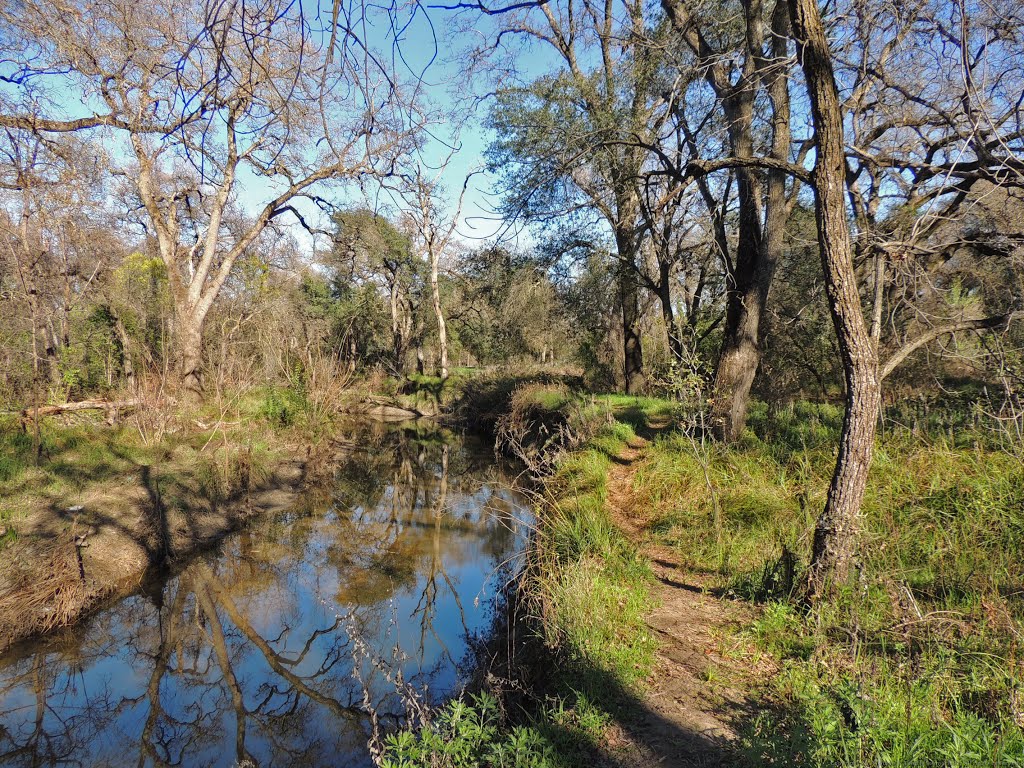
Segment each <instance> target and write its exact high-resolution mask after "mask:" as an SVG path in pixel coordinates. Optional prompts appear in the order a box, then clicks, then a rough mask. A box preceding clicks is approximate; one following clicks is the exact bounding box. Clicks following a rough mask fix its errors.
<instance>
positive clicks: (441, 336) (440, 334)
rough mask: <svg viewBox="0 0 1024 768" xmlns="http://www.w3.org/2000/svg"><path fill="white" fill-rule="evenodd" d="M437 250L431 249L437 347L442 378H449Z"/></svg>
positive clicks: (431, 280) (431, 283)
mask: <svg viewBox="0 0 1024 768" xmlns="http://www.w3.org/2000/svg"><path fill="white" fill-rule="evenodd" d="M438 256H439V254H438V253H437V251H436V250H434V249H433V248H431V249H430V291H431V294H432V295H433V299H434V316H435V317H436V318H437V346H438V351H439V352H440V357H441V378H442V379H447V378H448V326H447V324H446V323H445V321H444V309H443V308H442V307H441V290H440V288H439V287H438V284H437V262H438Z"/></svg>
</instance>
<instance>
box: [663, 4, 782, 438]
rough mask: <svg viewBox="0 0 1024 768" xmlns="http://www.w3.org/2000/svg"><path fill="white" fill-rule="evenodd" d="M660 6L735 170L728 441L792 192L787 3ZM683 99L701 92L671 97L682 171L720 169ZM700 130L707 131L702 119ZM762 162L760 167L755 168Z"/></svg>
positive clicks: (722, 382) (727, 247) (741, 413)
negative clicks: (715, 116)
mask: <svg viewBox="0 0 1024 768" xmlns="http://www.w3.org/2000/svg"><path fill="white" fill-rule="evenodd" d="M662 5H663V7H664V9H665V12H666V14H667V15H668V17H669V19H671V21H672V25H673V27H674V28H675V29H676V31H677V33H678V34H679V36H680V37H681V39H682V40H683V42H684V44H685V46H686V47H687V48H688V50H689V54H690V57H691V58H690V59H687V58H683V59H682V60H681V62H680V66H686V65H687V61H692V66H693V67H694V69H695V70H696V72H698V73H699V74H700V77H701V79H703V80H704V82H705V83H706V85H707V87H709V88H710V89H711V91H712V93H713V96H714V99H715V102H716V104H717V106H718V109H720V111H721V118H722V120H723V121H724V129H725V142H724V143H725V145H726V146H727V147H728V152H729V154H731V156H732V158H731V159H732V161H733V162H732V163H731V164H729V165H728V166H726V167H727V168H728V172H729V174H731V176H732V177H734V178H735V181H736V184H735V188H736V196H737V205H738V215H737V224H736V240H735V246H734V247H733V246H732V245H731V242H730V240H731V238H730V237H728V236H727V235H726V231H725V226H724V222H721V221H720V223H719V224H718V227H717V229H718V238H717V241H718V248H719V251H720V252H721V255H722V259H723V262H724V264H725V267H726V273H727V274H726V281H727V285H726V314H725V323H724V325H723V334H722V346H721V351H720V353H719V357H718V362H717V366H716V370H715V382H714V388H713V409H712V419H713V423H714V427H715V429H716V430H717V431H718V432H719V434H720V436H721V437H722V438H724V439H726V440H735V439H737V438H738V437H739V435H740V434H741V433H742V431H743V427H744V425H745V424H746V416H747V406H748V403H749V400H750V390H751V386H752V385H753V382H754V376H755V375H756V373H757V369H758V366H759V365H760V363H761V354H762V349H761V341H762V340H761V336H762V328H761V326H762V320H763V318H764V314H765V307H766V305H767V302H768V294H769V291H770V288H771V283H772V277H773V275H774V273H775V269H776V266H777V264H778V262H779V258H780V256H781V254H782V250H783V233H784V231H785V227H786V220H787V219H788V217H789V214H790V212H791V211H792V207H793V204H794V203H795V200H796V192H797V189H798V185H797V184H792V185H791V188H790V189H789V190H787V173H786V170H785V167H786V166H787V165H788V163H789V160H790V158H791V155H792V154H793V151H794V150H793V146H792V131H791V127H790V125H791V120H792V117H791V113H790V95H789V75H790V69H791V59H790V56H789V51H788V42H789V11H788V8H787V0H776V2H775V3H774V4H773V5H772V6H771V8H770V9H769V8H767V7H766V6H765V5H764V4H763V3H762V2H761V0H741V2H739V3H738V7H737V8H736V14H735V15H732V14H727V15H725V16H724V17H723V15H722V13H721V7H720V6H718V5H714V6H710V5H707V4H704V3H699V2H696V3H695V2H691V0H664V1H663V3H662ZM730 5H731V4H730ZM737 17H738V18H739V19H740V21H739V23H737V22H736V18H737ZM762 94H763V95H764V96H767V98H766V99H765V98H763V97H762ZM691 100H693V101H696V102H697V103H698V104H699V103H700V97H699V93H694V92H693V89H690V90H689V92H686V93H683V94H680V95H679V96H678V105H677V107H676V117H677V120H679V121H680V122H682V123H683V130H684V131H685V132H686V133H687V135H688V138H689V142H688V146H689V149H690V152H691V157H690V164H689V172H690V173H691V174H693V173H696V174H698V175H703V174H705V173H707V172H708V171H709V170H710V169H711V168H716V167H718V166H715V165H714V164H713V163H714V161H716V160H719V159H721V158H720V156H714V155H712V156H711V157H708V152H709V151H710V152H712V153H714V148H715V147H716V146H718V145H719V144H720V143H719V142H717V141H713V140H711V139H710V137H702V136H701V135H700V132H699V131H697V130H696V129H694V128H693V127H691V126H689V125H687V123H688V122H690V121H691V118H690V114H689V113H690V111H691V107H690V106H689V104H688V102H689V101H691ZM759 113H760V114H759ZM701 122H702V123H703V124H704V125H708V120H707V119H706V118H705V119H704V120H703V121H701ZM759 134H767V135H768V136H769V137H770V138H769V139H768V141H767V143H766V144H763V145H762V144H761V143H759V141H758V137H759ZM762 158H766V159H767V161H768V162H766V163H764V162H760V160H761V159H762ZM702 161H712V165H711V166H705V165H703V164H702ZM759 165H760V166H761V167H760V168H759V167H758V166H759ZM765 169H767V170H766V172H765ZM700 186H701V192H702V194H703V196H704V198H705V200H706V202H707V205H708V209H709V212H710V213H711V215H712V216H713V217H714V216H717V217H719V219H721V216H722V211H723V210H724V209H725V208H726V206H727V205H728V200H727V199H719V200H716V199H715V196H714V194H713V192H712V189H711V187H710V185H708V184H707V182H706V181H705V180H703V179H702V180H701V181H700ZM730 187H731V185H730V184H728V183H727V184H724V185H722V186H721V188H722V189H723V190H724V191H725V194H726V195H727V194H728V191H729V190H730Z"/></svg>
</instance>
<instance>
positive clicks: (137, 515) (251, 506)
mask: <svg viewBox="0 0 1024 768" xmlns="http://www.w3.org/2000/svg"><path fill="white" fill-rule="evenodd" d="M305 474H306V473H305V463H304V462H302V461H297V460H295V461H289V462H285V463H284V464H282V465H281V466H280V467H278V468H277V470H276V471H275V472H274V474H273V476H272V477H271V478H270V479H269V480H268V481H267V482H265V483H262V484H261V485H260V486H259V487H252V488H249V489H247V490H245V491H243V492H240V493H236V494H234V495H233V496H232V497H231V498H230V499H228V500H226V501H224V502H222V503H210V502H209V501H207V500H204V499H202V498H200V497H196V498H188V499H175V503H173V504H169V503H167V502H166V501H165V499H163V498H162V497H161V491H160V486H159V484H158V483H157V482H156V481H154V480H153V478H152V475H151V469H150V467H148V466H141V467H139V470H138V472H137V473H133V474H131V475H127V476H124V477H121V478H119V479H118V480H117V481H115V482H113V483H111V482H109V481H105V482H103V483H97V484H96V485H95V487H92V488H86V490H85V492H84V495H83V496H82V497H81V498H80V503H79V504H76V505H75V506H72V507H65V506H63V505H57V504H51V505H40V506H38V507H37V508H36V509H34V510H33V511H32V512H31V513H30V514H29V515H28V516H27V517H26V518H24V519H22V520H20V521H19V522H18V539H17V541H15V542H14V543H13V544H11V545H9V546H8V547H6V548H5V549H4V550H3V551H2V552H0V559H2V563H3V568H2V569H0V655H2V654H3V653H4V652H5V651H7V650H8V649H9V648H10V647H11V646H12V645H13V644H14V643H16V642H19V641H21V640H25V639H27V638H30V637H33V636H37V635H40V634H44V633H46V632H49V631H51V630H55V629H58V628H60V627H65V626H68V625H69V624H72V623H74V622H75V621H77V620H78V619H80V618H82V617H84V616H85V615H87V614H88V613H90V612H92V611H93V610H95V609H96V608H98V607H99V606H100V605H101V604H102V603H103V602H105V601H106V600H108V599H109V598H112V597H114V596H118V595H124V594H128V593H130V592H132V591H134V590H136V589H137V588H138V586H139V584H140V583H141V582H142V580H143V578H144V577H145V576H146V574H147V573H148V572H149V571H150V570H151V569H153V568H158V567H164V566H167V565H169V564H171V563H173V562H174V561H175V560H178V559H181V558H183V557H185V556H187V555H189V554H190V553H193V552H196V551H198V550H200V549H202V548H205V547H209V546H210V545H212V544H213V543H215V542H216V541H218V540H219V539H221V538H222V537H224V536H225V535H226V534H227V533H229V532H231V531H233V530H236V529H237V528H239V527H240V526H241V525H242V524H243V523H244V522H245V521H246V520H247V519H249V518H251V517H252V516H254V515H257V514H263V513H272V512H276V511H280V510H284V509H286V508H288V507H289V506H291V505H292V504H293V503H294V502H295V501H296V499H297V498H298V495H299V492H300V488H301V486H302V485H303V480H304V477H305ZM182 502H186V503H182Z"/></svg>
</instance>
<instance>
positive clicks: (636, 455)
mask: <svg viewBox="0 0 1024 768" xmlns="http://www.w3.org/2000/svg"><path fill="white" fill-rule="evenodd" d="M667 427H668V422H667V420H660V421H659V420H654V421H652V422H651V423H650V424H649V425H648V426H647V428H646V430H645V432H646V433H647V434H646V436H640V435H637V436H636V437H634V438H633V439H631V440H630V441H629V442H628V443H627V445H626V447H625V449H624V450H622V451H621V452H620V453H619V454H618V455H617V456H615V457H613V459H612V466H611V469H610V470H609V472H608V481H607V507H608V511H609V514H610V516H611V519H612V522H613V523H614V524H615V525H616V526H617V527H618V528H619V529H620V530H621V531H622V532H623V533H624V534H625V535H626V537H627V538H628V539H629V540H630V541H631V542H632V543H633V544H634V545H635V546H636V547H637V548H638V550H639V551H640V553H641V554H642V555H643V556H644V557H645V558H646V559H647V560H649V562H650V565H651V570H652V572H653V574H654V577H655V584H654V586H653V587H652V590H651V596H652V602H653V603H654V606H655V607H654V610H653V611H652V612H651V613H650V614H649V615H648V616H647V619H646V621H647V626H648V627H649V628H650V630H651V631H652V633H653V635H654V637H655V638H656V639H657V651H656V655H655V663H654V668H653V673H652V674H651V675H650V677H649V679H648V680H647V681H646V684H645V685H644V686H643V689H642V692H641V693H640V694H639V698H638V700H637V701H636V702H635V706H634V707H632V709H633V712H632V713H630V714H631V717H629V718H628V719H627V720H626V721H625V724H621V723H620V724H616V725H615V726H613V728H612V729H611V731H610V732H609V733H608V734H607V746H608V749H609V751H610V754H608V756H607V757H608V759H609V762H611V763H612V764H614V765H617V766H622V767H623V768H640V767H641V766H655V765H657V766H665V767H666V768H696V767H697V766H719V765H728V764H731V762H732V757H731V756H733V754H734V753H733V750H732V749H731V748H730V747H731V746H732V745H733V743H734V742H735V741H736V739H737V738H738V736H737V733H736V730H735V728H734V725H733V722H734V720H735V719H736V718H738V717H742V716H743V715H744V714H745V713H746V712H748V711H749V709H750V708H751V706H752V701H751V698H750V693H751V691H752V690H753V689H754V688H755V687H757V686H759V685H761V684H763V683H764V681H765V680H766V679H767V678H768V677H769V675H770V674H771V673H772V672H773V670H774V669H775V665H774V664H773V663H772V661H771V660H770V659H769V658H768V657H766V656H760V657H759V658H758V660H757V662H756V663H753V664H752V663H751V658H756V657H757V655H756V654H754V653H752V652H751V649H749V648H741V647H739V646H742V645H746V644H747V642H746V641H745V640H744V639H742V638H741V637H740V635H739V632H740V630H742V629H743V628H744V627H747V626H749V625H750V624H751V622H752V621H753V620H754V618H755V616H756V610H755V608H754V607H753V606H751V605H750V604H746V603H742V602H739V601H736V600H729V599H726V598H725V597H723V596H721V593H720V590H716V589H715V588H714V587H713V586H711V584H710V583H709V581H710V580H709V576H708V574H702V573H697V572H694V571H692V570H689V569H687V568H686V567H685V565H684V564H683V563H681V562H680V559H679V557H678V556H677V554H676V553H675V552H674V551H673V550H672V549H671V548H669V547H667V546H665V545H664V544H660V543H658V542H657V541H656V540H655V539H656V537H652V536H651V535H650V534H649V532H648V531H649V529H650V527H651V525H652V523H654V522H655V521H654V520H652V519H651V517H650V510H648V509H645V507H644V501H643V498H642V496H641V495H640V494H638V493H637V492H636V483H637V469H638V467H639V466H640V464H641V463H642V462H643V460H644V456H645V451H646V450H647V449H648V448H649V446H650V439H651V438H652V437H653V436H654V435H656V434H658V433H660V432H662V431H664V430H665V429H667Z"/></svg>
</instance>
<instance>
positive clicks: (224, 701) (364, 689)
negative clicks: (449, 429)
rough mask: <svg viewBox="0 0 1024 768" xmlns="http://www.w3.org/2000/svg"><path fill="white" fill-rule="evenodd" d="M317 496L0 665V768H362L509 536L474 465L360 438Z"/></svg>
mask: <svg viewBox="0 0 1024 768" xmlns="http://www.w3.org/2000/svg"><path fill="white" fill-rule="evenodd" d="M342 442H343V444H344V445H345V446H347V448H346V449H345V450H346V451H347V453H348V457H347V459H346V460H345V461H344V462H343V464H342V466H341V468H340V469H339V471H338V472H337V475H336V478H335V480H334V482H333V484H331V487H330V488H329V489H327V492H323V491H321V492H320V493H311V494H310V495H309V497H308V498H305V499H304V500H303V501H302V502H300V503H299V504H297V505H296V507H295V509H294V510H292V511H291V512H289V513H287V514H284V515H277V516H275V517H273V518H266V519H259V520H256V521H254V522H253V523H252V524H251V525H250V526H249V527H248V528H247V529H246V530H244V531H242V532H240V533H237V534H234V535H232V536H231V537H229V538H228V539H226V540H225V541H224V542H223V543H222V545H221V546H220V547H219V548H218V549H217V550H216V551H214V552H210V553H207V554H205V555H202V556H199V557H197V558H195V559H194V560H192V561H190V562H189V563H188V564H187V565H186V566H185V567H184V568H183V569H182V570H180V571H179V572H177V573H175V574H174V575H172V576H170V577H167V578H165V579H163V580H161V581H159V582H158V583H154V584H151V585H149V586H148V587H147V588H146V589H145V590H144V591H143V592H141V593H139V594H136V595H133V596H131V597H128V598H125V599H123V600H120V601H118V602H116V603H115V604H113V605H111V606H109V607H108V608H106V609H105V610H103V611H101V612H100V613H98V614H96V615H95V616H93V617H92V618H91V619H89V620H88V621H86V622H84V623H82V624H81V625H79V626H77V627H75V628H74V629H73V630H72V631H69V632H67V633H65V634H63V635H61V636H58V637H55V638H51V639H47V640H44V641H40V642H36V643H34V644H30V645H29V646H27V647H24V648H22V649H21V650H19V651H16V652H15V653H14V654H12V655H9V656H7V657H6V658H4V659H0V765H3V766H8V765H11V766H36V765H62V766H63V765H72V766H74V765H78V766H126V765H140V766H164V765H175V766H234V765H259V766H347V765H353V766H362V765H369V764H370V758H369V751H368V747H367V743H368V740H369V739H370V738H371V736H372V735H373V733H374V730H375V728H376V729H378V730H379V731H386V730H387V729H388V728H391V727H393V726H394V725H395V724H396V723H398V722H401V721H402V720H403V718H405V717H406V715H407V712H408V711H409V706H410V701H419V702H423V703H437V702H439V701H441V700H443V699H444V698H445V697H447V696H450V695H452V694H453V693H455V692H457V691H458V689H459V687H460V685H461V684H462V683H463V682H464V680H465V677H466V675H467V673H468V671H469V668H470V667H471V664H472V649H473V647H474V643H475V642H477V641H479V639H480V637H481V636H482V635H485V634H486V632H487V631H488V629H489V627H490V625H491V621H492V615H493V607H494V604H495V599H496V593H498V592H500V590H501V587H502V586H503V584H504V582H505V580H506V579H507V578H508V576H509V573H510V569H512V568H514V567H515V562H516V555H517V553H519V552H520V551H521V550H522V547H523V544H524V542H525V539H526V535H527V527H528V524H529V512H528V510H527V508H526V505H525V503H524V500H523V499H522V498H521V497H519V496H518V495H517V494H516V493H514V492H513V491H510V490H509V489H508V488H509V479H508V478H507V477H506V476H504V475H503V473H502V470H501V468H500V467H498V466H496V465H495V463H494V460H493V456H492V455H491V454H490V452H489V451H487V450H485V449H484V448H483V447H482V446H481V445H479V444H476V443H475V442H474V441H472V440H471V439H469V438H465V437H460V436H457V435H453V434H451V433H446V432H439V431H429V432H417V431H413V430H409V429H405V430H403V429H394V428H388V429H385V428H383V427H372V428H371V427H361V428H359V429H358V430H355V431H353V432H352V433H350V434H348V435H345V436H344V438H343V441H342Z"/></svg>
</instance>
